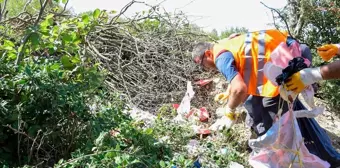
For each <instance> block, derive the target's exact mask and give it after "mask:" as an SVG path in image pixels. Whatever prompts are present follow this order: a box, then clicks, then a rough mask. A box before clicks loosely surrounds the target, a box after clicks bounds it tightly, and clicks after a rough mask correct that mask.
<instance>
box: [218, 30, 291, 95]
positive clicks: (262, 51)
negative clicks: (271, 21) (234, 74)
mask: <svg viewBox="0 0 340 168" xmlns="http://www.w3.org/2000/svg"><path fill="white" fill-rule="evenodd" d="M287 35H288V33H286V32H280V31H278V30H263V31H257V32H249V33H246V34H243V35H240V36H238V37H235V38H233V39H230V40H228V39H223V40H220V41H219V42H218V43H216V44H215V45H214V48H213V53H214V61H216V57H218V55H219V54H220V53H221V51H225V50H227V51H229V52H231V53H232V54H233V56H234V59H235V66H236V69H237V70H238V72H239V74H240V75H241V76H242V78H243V80H244V82H245V83H246V85H247V87H248V91H247V92H248V94H251V95H255V96H264V97H275V96H277V95H278V94H279V89H278V87H277V86H275V85H273V84H272V83H271V82H270V81H268V79H267V78H266V77H265V75H264V72H263V68H264V65H265V64H266V62H267V61H270V54H271V52H272V51H274V50H275V48H276V47H277V46H278V45H279V44H280V43H282V42H285V41H286V39H287Z"/></svg>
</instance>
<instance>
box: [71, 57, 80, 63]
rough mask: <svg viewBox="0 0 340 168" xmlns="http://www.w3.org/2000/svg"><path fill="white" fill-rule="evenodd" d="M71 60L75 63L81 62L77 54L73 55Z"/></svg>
mask: <svg viewBox="0 0 340 168" xmlns="http://www.w3.org/2000/svg"><path fill="white" fill-rule="evenodd" d="M71 62H72V63H75V64H77V63H79V62H80V58H79V57H77V56H75V57H72V59H71Z"/></svg>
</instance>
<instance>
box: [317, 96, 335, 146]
mask: <svg viewBox="0 0 340 168" xmlns="http://www.w3.org/2000/svg"><path fill="white" fill-rule="evenodd" d="M315 102H316V105H318V106H319V105H324V104H325V102H323V101H321V100H320V99H317V98H315ZM338 114H339V112H336V111H332V109H330V108H327V107H326V110H325V112H324V113H323V114H322V115H319V116H317V117H316V118H315V119H316V120H317V121H318V123H319V125H320V126H321V127H322V128H324V129H325V130H326V131H327V133H328V135H329V137H330V138H331V140H332V142H333V146H334V148H335V149H336V150H337V151H338V152H340V129H339V128H340V117H339V115H338Z"/></svg>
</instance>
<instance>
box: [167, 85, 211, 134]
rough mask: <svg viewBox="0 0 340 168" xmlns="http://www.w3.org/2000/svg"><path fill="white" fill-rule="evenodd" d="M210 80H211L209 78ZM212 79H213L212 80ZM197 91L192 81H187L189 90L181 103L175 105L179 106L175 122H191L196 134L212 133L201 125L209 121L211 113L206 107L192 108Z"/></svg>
mask: <svg viewBox="0 0 340 168" xmlns="http://www.w3.org/2000/svg"><path fill="white" fill-rule="evenodd" d="M209 81H210V80H209ZM211 81H212V80H211ZM194 94H195V92H194V91H193V87H192V85H191V82H190V81H188V82H187V91H186V93H185V96H184V97H183V99H182V101H181V104H180V105H179V106H178V107H177V105H175V104H174V105H173V107H174V108H176V107H177V116H176V117H175V118H174V122H177V123H187V122H191V123H193V124H192V126H191V127H192V129H193V131H194V132H195V133H196V134H201V135H206V134H210V130H209V129H207V128H205V127H204V125H201V124H200V125H199V123H200V122H207V121H208V120H209V113H208V111H207V109H206V108H205V107H201V108H199V109H197V108H191V106H190V101H191V99H192V98H193V97H194Z"/></svg>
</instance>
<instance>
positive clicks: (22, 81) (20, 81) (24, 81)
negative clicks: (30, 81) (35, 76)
mask: <svg viewBox="0 0 340 168" xmlns="http://www.w3.org/2000/svg"><path fill="white" fill-rule="evenodd" d="M25 83H27V81H26V80H25V79H21V80H19V81H18V82H17V84H25Z"/></svg>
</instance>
